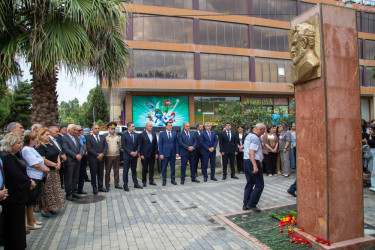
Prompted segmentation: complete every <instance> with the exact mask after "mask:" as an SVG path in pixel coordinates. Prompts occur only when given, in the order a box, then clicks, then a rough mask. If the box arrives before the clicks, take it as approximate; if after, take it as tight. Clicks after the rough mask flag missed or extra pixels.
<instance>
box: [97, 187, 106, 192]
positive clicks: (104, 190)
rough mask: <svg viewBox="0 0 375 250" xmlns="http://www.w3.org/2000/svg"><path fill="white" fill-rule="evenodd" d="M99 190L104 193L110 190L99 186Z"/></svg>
mask: <svg viewBox="0 0 375 250" xmlns="http://www.w3.org/2000/svg"><path fill="white" fill-rule="evenodd" d="M98 191H99V192H104V193H106V192H108V190H107V189H104V188H99V189H98Z"/></svg>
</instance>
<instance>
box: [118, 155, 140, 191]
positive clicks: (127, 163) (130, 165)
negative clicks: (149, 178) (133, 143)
mask: <svg viewBox="0 0 375 250" xmlns="http://www.w3.org/2000/svg"><path fill="white" fill-rule="evenodd" d="M137 160H138V157H132V156H130V155H129V157H127V158H124V171H123V173H122V179H123V181H124V187H125V186H127V185H128V182H129V180H128V174H129V169H131V171H132V179H133V183H134V185H138V180H137Z"/></svg>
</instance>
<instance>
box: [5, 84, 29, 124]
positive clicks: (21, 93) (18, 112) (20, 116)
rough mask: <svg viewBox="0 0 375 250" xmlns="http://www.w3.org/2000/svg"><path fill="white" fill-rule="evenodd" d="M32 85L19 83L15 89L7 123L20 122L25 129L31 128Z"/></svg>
mask: <svg viewBox="0 0 375 250" xmlns="http://www.w3.org/2000/svg"><path fill="white" fill-rule="evenodd" d="M31 93H32V88H31V83H29V82H27V81H24V82H19V83H18V84H17V85H16V87H15V88H14V93H13V97H12V101H11V104H10V112H9V116H8V119H7V122H8V123H9V122H12V121H18V122H20V123H21V124H22V126H24V127H25V128H30V127H31V120H30V115H31V95H32V94H31Z"/></svg>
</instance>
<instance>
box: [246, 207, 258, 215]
mask: <svg viewBox="0 0 375 250" xmlns="http://www.w3.org/2000/svg"><path fill="white" fill-rule="evenodd" d="M246 208H248V209H249V210H253V211H254V212H258V213H259V212H260V211H262V210H261V209H260V208H258V207H249V206H246Z"/></svg>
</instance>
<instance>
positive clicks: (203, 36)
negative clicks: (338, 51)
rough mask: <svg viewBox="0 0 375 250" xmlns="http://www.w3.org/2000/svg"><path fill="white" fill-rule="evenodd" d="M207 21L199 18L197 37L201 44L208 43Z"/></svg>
mask: <svg viewBox="0 0 375 250" xmlns="http://www.w3.org/2000/svg"><path fill="white" fill-rule="evenodd" d="M207 25H208V22H206V21H203V20H199V37H200V41H201V44H205V45H208V44H209V42H208V28H207Z"/></svg>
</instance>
